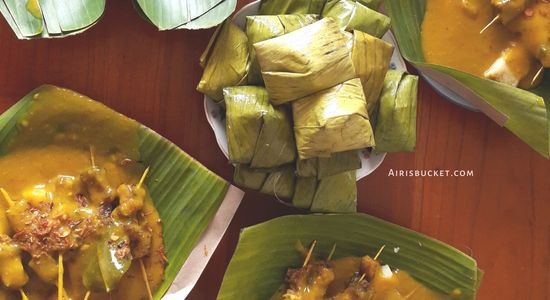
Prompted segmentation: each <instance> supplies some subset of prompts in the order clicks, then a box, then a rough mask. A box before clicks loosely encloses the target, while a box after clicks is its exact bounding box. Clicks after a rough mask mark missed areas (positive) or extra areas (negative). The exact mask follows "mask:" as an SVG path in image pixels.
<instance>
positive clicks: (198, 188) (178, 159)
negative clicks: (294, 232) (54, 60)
mask: <svg viewBox="0 0 550 300" xmlns="http://www.w3.org/2000/svg"><path fill="white" fill-rule="evenodd" d="M47 95H54V96H55V97H56V98H55V99H54V98H52V100H48V101H56V102H57V101H63V99H64V98H67V99H72V100H70V101H72V102H71V103H72V104H75V103H78V101H93V100H91V99H89V98H87V97H85V96H82V95H79V94H77V93H75V92H72V91H69V90H66V89H60V88H57V87H54V86H50V85H44V86H41V87H39V88H37V89H35V90H33V91H32V92H31V93H29V94H28V95H27V96H25V97H24V98H23V99H21V100H20V101H19V102H17V103H16V104H15V105H13V106H12V107H11V108H10V109H9V110H7V111H6V112H4V113H3V114H2V115H1V116H0V155H5V154H6V153H9V151H10V147H11V144H12V143H11V141H13V139H14V138H15V137H18V134H19V131H20V129H19V128H20V126H21V120H22V119H23V118H24V117H25V116H26V114H27V112H29V110H31V109H32V108H33V107H34V106H35V105H36V102H37V101H40V100H35V98H39V97H43V96H44V97H47ZM65 101H67V100H65ZM50 103H54V102H50ZM62 114H76V115H79V116H81V115H82V116H84V115H85V116H89V118H95V119H94V120H93V122H95V123H97V124H100V125H98V127H97V128H94V130H101V131H105V132H117V130H118V129H117V128H110V127H109V118H107V117H106V116H97V117H94V114H93V111H88V110H85V109H82V108H80V106H79V105H71V106H70V107H68V108H66V109H65V108H64V109H63V110H62V111H60V112H59V115H62ZM113 114H115V115H116V116H115V117H116V118H124V119H126V120H129V119H128V118H127V117H125V116H123V115H120V114H117V113H115V112H113ZM109 117H112V115H110V116H109ZM52 120H54V121H53V122H55V120H56V119H55V118H52ZM132 122H133V121H132ZM130 134H131V135H132V136H133V137H131V138H134V139H135V141H136V142H137V148H136V150H138V153H136V154H137V155H138V156H139V159H140V160H141V161H142V162H143V164H144V165H146V166H149V167H150V173H149V175H148V177H147V178H146V181H145V184H146V186H147V188H148V190H149V193H150V195H151V198H152V200H153V202H154V204H155V207H156V208H157V210H158V211H159V213H160V216H161V220H162V222H163V235H164V246H165V251H166V256H167V257H168V264H167V266H166V269H165V278H164V281H163V282H162V284H161V286H160V287H159V289H158V290H157V292H156V293H155V295H154V298H155V299H161V298H162V296H163V295H164V293H166V291H167V290H168V288H169V287H170V285H171V284H172V282H173V281H174V280H175V279H176V275H178V272H179V271H180V269H181V267H182V265H183V264H184V262H185V263H186V264H187V263H190V262H189V261H187V262H186V260H187V259H188V257H189V256H190V255H191V254H192V253H194V252H196V250H194V248H195V246H196V244H197V242H198V241H199V239H200V238H201V236H202V235H203V233H204V232H205V230H206V229H207V226H208V225H209V223H210V222H211V221H212V219H213V218H214V215H215V214H216V212H217V211H218V209H219V208H220V206H221V205H222V202H223V204H224V205H225V204H226V202H225V201H224V198H226V196H228V193H234V192H235V188H234V187H231V186H230V185H229V184H228V183H227V182H226V181H224V180H223V179H222V178H220V177H218V176H217V175H215V174H214V173H212V172H211V171H209V170H208V169H206V168H205V167H203V166H202V165H201V164H200V163H198V162H197V161H196V160H194V159H193V158H192V157H190V156H189V155H187V154H186V153H184V152H183V151H182V150H180V149H179V148H178V147H177V146H175V145H174V144H172V143H171V142H169V141H168V140H166V139H164V138H163V137H161V136H160V135H159V134H157V133H155V132H154V131H152V130H151V129H149V128H147V127H145V126H143V125H140V124H137V126H136V131H135V132H133V133H132V132H131V133H130ZM115 136H116V134H115ZM88 146H89V145H88ZM237 194H239V195H237V197H239V196H240V197H242V194H240V192H239V193H237ZM237 200H238V201H237V203H235V204H236V205H234V206H233V207H226V208H227V209H229V210H231V209H236V207H237V206H238V202H240V199H237ZM224 222H229V220H226V221H224ZM227 225H228V224H227ZM223 231H225V228H224V230H223ZM223 231H222V232H221V234H223ZM204 238H205V236H203V242H205V243H207V242H208V241H205V240H204ZM210 238H212V237H210ZM219 238H221V236H219ZM217 241H219V239H218V240H217ZM217 241H216V242H215V244H214V245H213V246H214V247H215V245H216V244H217ZM210 242H211V241H210ZM201 243H202V242H201ZM209 245H212V243H209ZM200 248H201V249H200V253H201V254H202V253H203V250H202V246H201V247H200ZM194 256H195V257H196V255H194ZM199 258H200V257H199ZM206 261H207V260H206ZM205 265H206V262H204V263H203V264H202V268H204V266H205ZM197 275H198V274H197ZM196 277H197V278H193V280H195V281H196V280H197V279H198V276H196ZM187 279H188V280H189V278H187ZM192 284H194V282H192Z"/></svg>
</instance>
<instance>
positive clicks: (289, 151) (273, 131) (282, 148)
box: [250, 103, 297, 169]
mask: <svg viewBox="0 0 550 300" xmlns="http://www.w3.org/2000/svg"><path fill="white" fill-rule="evenodd" d="M262 119H263V126H262V130H261V131H260V135H259V136H258V141H257V143H256V150H255V151H254V157H253V158H252V162H251V163H250V166H251V167H253V168H261V169H269V168H275V167H279V166H281V165H284V164H288V163H292V162H294V161H295V160H296V157H297V152H296V142H295V141H294V131H293V130H292V117H291V112H290V110H289V108H288V107H285V106H272V105H271V104H269V103H268V108H267V110H266V111H265V112H263V115H262Z"/></svg>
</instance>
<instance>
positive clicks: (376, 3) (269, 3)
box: [260, 0, 382, 15]
mask: <svg viewBox="0 0 550 300" xmlns="http://www.w3.org/2000/svg"><path fill="white" fill-rule="evenodd" d="M326 2H327V0H262V3H261V6H260V15H285V14H316V15H320V14H321V13H322V12H323V8H324V6H325V4H326ZM357 2H358V3H361V4H362V5H364V6H366V7H368V8H370V9H378V8H379V7H380V4H381V3H382V0H357Z"/></svg>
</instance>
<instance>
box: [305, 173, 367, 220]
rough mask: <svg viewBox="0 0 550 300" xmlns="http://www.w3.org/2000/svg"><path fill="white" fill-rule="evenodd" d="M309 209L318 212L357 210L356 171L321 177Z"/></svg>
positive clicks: (348, 211) (350, 211)
mask: <svg viewBox="0 0 550 300" xmlns="http://www.w3.org/2000/svg"><path fill="white" fill-rule="evenodd" d="M310 210H311V211H312V212H320V213H352V212H356V211H357V179H356V171H355V170H353V171H349V172H344V173H340V174H337V175H334V176H330V177H326V178H323V179H321V180H320V181H319V184H318V185H317V191H315V196H314V197H313V202H312V203H311V208H310Z"/></svg>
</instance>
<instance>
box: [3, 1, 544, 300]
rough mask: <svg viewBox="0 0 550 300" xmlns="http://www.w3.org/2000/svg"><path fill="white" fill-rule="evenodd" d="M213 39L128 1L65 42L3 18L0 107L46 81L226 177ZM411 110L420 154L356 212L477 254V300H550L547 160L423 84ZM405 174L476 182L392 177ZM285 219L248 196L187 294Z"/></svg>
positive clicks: (373, 185)
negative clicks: (213, 79)
mask: <svg viewBox="0 0 550 300" xmlns="http://www.w3.org/2000/svg"><path fill="white" fill-rule="evenodd" d="M245 2H248V1H240V3H239V4H240V5H239V6H242V5H243V4H244V3H245ZM212 32H213V31H212V30H205V31H173V32H157V31H156V29H155V28H154V27H153V26H151V25H149V24H147V23H146V22H145V21H144V20H142V19H141V18H140V17H139V16H138V15H137V13H136V12H135V10H134V9H133V7H132V5H131V1H129V0H127V1H108V3H107V10H106V14H105V16H104V17H103V19H102V20H100V22H99V24H97V25H96V26H95V27H93V28H92V29H90V30H89V31H87V32H85V33H84V34H81V35H78V36H75V37H69V38H66V39H61V40H33V41H19V40H17V39H16V38H15V35H14V34H13V33H12V31H11V29H10V28H9V27H8V25H7V24H6V23H5V21H4V20H2V21H0V109H1V110H2V111H3V110H5V109H7V108H8V107H9V106H11V105H12V104H14V103H15V102H16V101H17V100H18V99H19V98H21V97H22V96H23V95H25V94H26V93H27V92H29V91H30V90H31V89H33V88H35V87H36V86H38V85H40V84H43V83H51V84H56V85H59V86H63V87H67V88H71V89H74V90H76V91H79V92H81V93H83V94H86V95H88V96H90V97H92V98H94V99H97V100H99V101H102V102H104V103H105V104H107V105H109V106H111V107H112V108H114V109H116V110H118V111H120V112H121V113H124V114H126V115H128V116H130V117H132V118H135V119H137V120H139V121H140V122H142V123H144V124H145V125H147V126H150V127H151V128H153V129H155V130H157V131H158V132H159V133H161V134H163V135H164V136H166V137H167V138H169V139H170V140H172V141H173V142H175V143H176V144H177V145H179V146H180V147H181V148H183V149H184V150H185V151H187V152H188V153H189V154H191V155H192V156H194V157H195V158H197V159H198V160H199V161H201V162H202V163H203V164H205V165H206V166H207V167H208V168H210V169H211V170H213V171H214V172H216V173H218V174H220V175H221V176H223V177H225V178H226V179H228V180H231V177H232V171H233V170H232V167H231V166H230V165H229V164H228V162H227V160H226V159H225V158H224V157H223V155H222V153H221V152H220V151H219V150H218V147H217V145H216V141H215V139H214V135H213V133H212V132H211V130H210V129H209V127H208V124H207V122H206V119H205V117H204V111H203V102H202V96H201V95H200V94H199V93H198V92H196V91H195V86H196V84H197V82H198V80H199V78H200V75H201V68H200V67H199V64H198V58H199V56H200V54H201V52H202V50H203V48H204V47H205V46H206V44H207V42H208V39H209V37H210V35H211V33H212ZM418 105H419V115H418V146H417V151H416V153H411V154H394V155H389V156H388V157H387V159H386V161H385V162H384V164H383V165H382V166H381V167H380V168H379V169H378V170H377V171H375V172H374V174H372V175H371V176H369V177H367V178H366V179H364V180H362V181H361V182H360V183H359V199H360V205H359V208H360V210H361V211H362V212H366V213H369V214H372V215H375V216H378V217H381V218H384V219H386V220H389V221H392V222H395V223H397V224H400V225H403V226H406V227H409V228H412V229H414V230H417V231H420V232H423V233H425V234H428V235H431V236H434V237H436V238H438V239H441V240H443V241H445V242H447V243H450V244H452V245H454V246H455V247H457V248H458V249H461V250H463V251H465V252H466V253H470V254H471V255H473V256H474V257H475V258H476V259H477V260H478V262H479V265H480V267H481V268H482V269H483V270H484V271H485V278H484V281H483V283H482V287H481V291H480V293H479V299H550V277H549V276H550V275H549V274H550V184H549V178H550V162H549V161H547V160H545V159H543V158H542V157H541V156H539V155H538V154H536V153H535V152H534V151H532V150H531V149H530V148H529V147H527V146H526V145H525V144H523V143H522V142H521V141H520V140H519V139H518V138H516V137H515V136H513V135H512V134H511V133H509V132H508V131H507V130H506V129H503V128H500V127H498V126H497V125H496V124H494V123H492V122H491V121H489V119H488V118H486V117H485V116H483V115H481V114H478V113H473V112H468V111H466V110H464V109H461V108H459V107H457V106H455V105H453V104H451V103H449V102H447V101H445V100H444V99H443V98H442V97H440V96H438V95H437V94H436V93H435V92H434V91H433V90H432V89H431V88H429V87H428V86H427V85H426V84H425V83H422V84H421V87H420V97H419V101H418ZM409 169H418V170H425V169H441V170H446V169H449V170H455V169H457V170H473V171H474V176H473V177H442V178H419V177H389V176H388V173H389V171H390V170H409ZM290 213H298V212H297V211H296V210H293V209H291V208H287V207H284V206H283V205H281V204H279V203H277V202H276V201H275V200H274V199H272V198H271V197H268V196H265V195H260V194H258V193H254V192H250V193H248V194H247V196H246V198H245V200H244V202H243V204H242V206H241V208H240V210H239V211H238V213H237V215H236V216H235V220H234V221H233V223H232V225H231V227H230V229H229V230H228V233H227V235H226V237H225V238H224V240H223V242H222V243H221V245H220V247H219V248H218V250H216V251H215V252H214V253H213V257H212V260H211V261H210V263H209V265H208V267H207V269H206V271H205V272H204V274H203V275H202V277H201V280H200V281H199V283H198V284H197V287H196V288H195V290H194V291H193V293H192V294H191V296H190V297H189V299H193V300H199V299H215V296H216V294H217V290H218V288H219V285H220V283H221V280H222V277H223V273H224V271H225V268H226V266H227V264H228V262H229V260H230V258H231V255H232V252H233V250H234V247H235V245H236V242H237V238H238V234H239V230H240V228H242V227H245V226H249V225H253V224H256V223H259V222H262V221H265V220H268V219H270V218H273V217H276V216H280V215H284V214H290ZM275 259H276V258H275Z"/></svg>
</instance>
